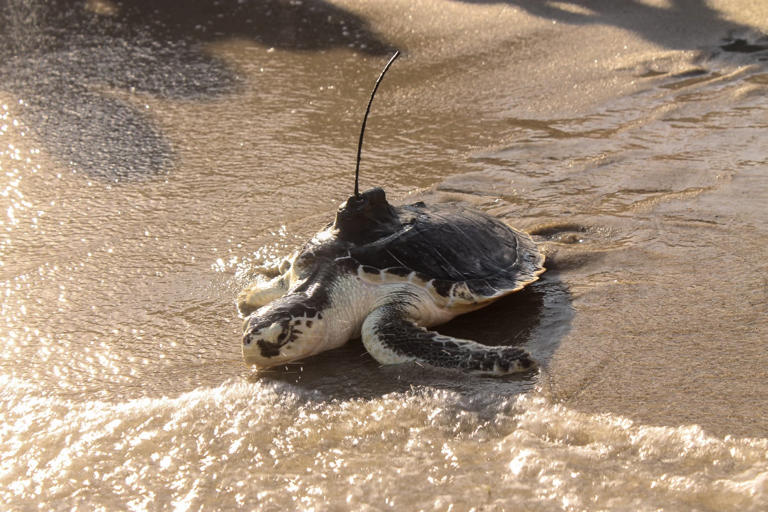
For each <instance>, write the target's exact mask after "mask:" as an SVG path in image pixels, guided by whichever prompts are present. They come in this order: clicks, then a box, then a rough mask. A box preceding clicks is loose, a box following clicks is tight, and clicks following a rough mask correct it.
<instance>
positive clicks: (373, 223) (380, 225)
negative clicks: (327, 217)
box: [333, 187, 401, 244]
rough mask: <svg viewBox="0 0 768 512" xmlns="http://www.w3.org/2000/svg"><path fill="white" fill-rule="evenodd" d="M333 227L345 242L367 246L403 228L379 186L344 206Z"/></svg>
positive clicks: (337, 214) (338, 212)
mask: <svg viewBox="0 0 768 512" xmlns="http://www.w3.org/2000/svg"><path fill="white" fill-rule="evenodd" d="M333 227H334V228H336V229H337V230H338V236H339V238H341V239H342V240H346V241H347V242H352V243H355V244H364V243H368V242H372V241H374V240H378V239H379V238H381V237H383V236H387V235H390V234H392V233H395V232H396V231H398V230H399V229H400V227H401V225H400V220H399V218H398V216H397V211H396V210H395V208H394V207H393V206H392V205H390V204H389V203H388V202H387V196H386V194H385V193H384V190H383V189H381V188H379V187H376V188H372V189H371V190H368V191H366V192H363V193H362V194H359V195H357V196H350V198H349V199H347V200H346V201H345V202H343V203H341V205H340V206H339V210H338V211H337V212H336V220H335V221H334V223H333Z"/></svg>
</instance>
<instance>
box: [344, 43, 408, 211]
mask: <svg viewBox="0 0 768 512" xmlns="http://www.w3.org/2000/svg"><path fill="white" fill-rule="evenodd" d="M398 55H400V50H395V53H394V55H392V57H391V58H390V59H389V62H387V65H386V66H384V69H383V70H382V72H381V74H380V75H379V78H377V79H376V84H375V85H374V86H373V91H372V92H371V98H370V99H369V100H368V107H367V108H366V109H365V116H363V126H362V127H361V128H360V140H359V141H358V143H357V166H356V167H355V197H356V198H359V197H360V190H359V189H358V181H359V178H360V152H361V151H362V150H363V134H364V133H365V122H366V121H367V120H368V113H369V112H370V111H371V103H373V97H374V96H375V95H376V89H378V88H379V83H381V79H382V78H384V73H386V72H387V70H388V69H389V67H390V66H391V65H392V63H393V62H395V59H396V58H397V56H398Z"/></svg>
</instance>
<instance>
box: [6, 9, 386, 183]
mask: <svg viewBox="0 0 768 512" xmlns="http://www.w3.org/2000/svg"><path fill="white" fill-rule="evenodd" d="M0 27H1V28H2V30H0V90H2V91H3V92H5V93H9V94H11V95H12V96H14V97H16V98H18V99H20V100H22V102H23V103H22V105H23V108H21V109H20V113H19V116H20V117H21V120H22V121H23V123H24V124H25V125H26V126H27V127H28V128H29V129H30V130H31V131H32V134H33V135H34V136H35V137H36V138H37V139H39V141H40V143H41V144H42V145H43V146H44V147H45V148H46V150H47V151H48V152H49V153H51V154H52V155H53V156H54V157H56V158H57V159H58V160H59V161H61V162H62V163H63V164H64V165H68V166H69V167H70V168H72V169H75V170H78V171H80V172H85V173H87V174H88V175H91V176H97V177H104V178H107V179H122V180H125V179H140V178H142V177H147V176H152V175H156V174H158V173H162V172H165V171H167V170H168V169H169V167H170V164H171V161H172V158H173V153H172V149H171V147H170V144H169V143H168V141H167V140H165V138H164V137H163V135H162V134H161V133H160V131H159V130H158V129H157V127H156V126H155V125H154V123H153V122H152V121H151V119H150V118H149V117H148V116H147V115H146V114H145V113H143V112H141V111H140V110H139V109H137V108H136V107H135V106H134V105H132V104H131V103H128V102H126V101H124V100H122V99H118V98H117V97H116V96H115V95H110V92H109V89H110V88H111V89H114V90H116V91H118V92H124V93H126V92H127V93H134V92H138V93H145V94H150V95H153V96H157V97H161V98H196V99H205V98H213V97H217V96H220V95H222V94H226V93H229V92H232V91H233V90H235V89H236V87H237V86H238V85H239V83H240V79H239V77H238V76H237V73H236V72H235V71H234V70H233V69H231V68H230V67H229V66H228V65H227V64H226V63H225V62H223V61H221V60H219V59H217V58H215V57H213V56H211V55H210V54H208V53H206V52H205V51H204V50H203V48H202V44H203V43H209V42H213V41H217V40H221V39H227V38H235V37H236V38H245V39H249V40H252V41H254V42H255V43H257V44H262V45H264V46H265V47H267V48H268V47H277V48H285V49H292V50H302V51H315V50H322V49H328V48H333V47H351V48H353V49H356V50H358V51H362V52H366V53H370V54H383V53H385V52H386V51H387V50H388V47H387V45H386V44H385V43H384V42H382V41H381V40H380V39H379V38H378V37H377V36H376V35H374V34H373V33H372V32H371V31H370V30H369V28H368V26H367V24H366V22H365V21H364V20H362V19H360V18H359V17H357V16H355V15H353V14H351V13H349V12H347V11H344V10H343V9H340V8H338V7H335V6H333V5H331V4H328V3H326V2H322V1H316V2H288V1H278V0H272V1H268V0H267V1H260V2H247V3H244V2H238V1H237V0H223V1H219V2H208V1H191V2H171V1H168V0H155V1H152V2H149V1H135V2H128V3H126V4H113V3H111V2H65V1H63V0H57V1H53V2H47V1H46V2H44V1H41V0H0Z"/></svg>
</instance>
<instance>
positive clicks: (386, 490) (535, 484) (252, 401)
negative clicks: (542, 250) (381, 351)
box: [0, 378, 768, 511]
mask: <svg viewBox="0 0 768 512" xmlns="http://www.w3.org/2000/svg"><path fill="white" fill-rule="evenodd" d="M3 380H4V382H2V384H3V389H4V392H3V393H2V397H1V398H0V404H1V405H2V410H4V411H5V418H6V421H5V422H4V424H3V426H2V427H1V428H0V446H2V448H1V450H2V451H1V452H0V460H2V463H1V465H0V498H2V501H3V502H4V503H6V504H10V506H11V508H12V509H26V508H30V507H33V506H38V505H46V506H55V507H57V508H62V509H63V508H70V507H75V508H77V507H86V506H87V508H88V509H91V510H97V509H104V510H110V509H131V510H139V509H145V508H148V507H150V508H158V509H166V508H173V509H174V510H188V509H197V508H200V507H206V508H214V509H218V508H230V507H231V508H236V507H248V508H269V507H283V508H285V507H288V508H297V507H298V508H302V509H316V510H326V509H334V508H338V507H339V506H344V507H351V508H353V509H371V510H374V509H386V508H393V507H399V508H406V509H414V510H415V509H424V510H445V509H447V508H448V507H449V506H451V505H453V506H454V507H456V508H457V509H467V510H468V509H471V508H472V507H475V508H482V507H485V508H486V509H499V510H511V509H514V510H562V509H565V510H595V509H606V510H659V509H660V510H739V511H743V510H747V511H750V510H754V511H757V510H764V509H765V507H766V505H768V501H767V500H768V456H767V455H766V453H768V439H735V438H730V437H725V438H717V437H714V436H710V435H708V434H706V433H705V432H703V431H702V430H701V429H700V428H699V427H697V426H682V427H655V426H646V425H640V424H636V423H633V422H632V421H630V420H628V419H626V418H621V417H618V416H613V415H610V414H599V415H593V414H587V413H582V412H578V411H574V410H571V409H569V408H567V407H566V406H563V405H559V404H553V403H551V402H550V401H549V400H548V399H546V398H545V397H544V396H543V395H542V394H541V393H538V392H534V393H531V394H528V395H522V396H520V397H518V398H516V399H504V398H503V397H502V396H499V397H498V400H496V401H495V402H493V403H492V405H489V402H488V398H487V397H480V396H477V397H473V396H468V395H466V394H464V395H462V394H459V393H455V392H451V391H444V390H440V391H438V390H434V389H429V388H414V389H413V390H411V391H409V392H406V393H391V394H388V395H384V396H381V397H379V398H376V399H372V400H363V399H354V400H346V401H340V400H332V401H326V400H324V399H322V398H320V397H319V396H314V395H312V394H307V393H306V392H302V391H300V390H298V389H297V388H293V387H291V386H289V385H285V384H274V383H273V384H264V383H260V382H257V383H248V382H243V381H240V380H237V381H231V382H227V383H225V384H223V385H221V386H219V387H216V388H212V389H198V390H195V391H193V392H190V393H186V394H183V395H180V396H178V397H175V398H160V399H148V398H147V399H138V400H131V401H128V402H122V403H117V404H115V403H107V402H95V401H94V402H90V403H76V402H69V401H60V400H55V399H52V398H46V397H44V396H40V395H39V391H36V390H35V388H34V387H33V386H32V385H30V384H26V383H22V382H20V381H17V380H12V379H8V378H5V379H3Z"/></svg>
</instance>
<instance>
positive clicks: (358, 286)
mask: <svg viewBox="0 0 768 512" xmlns="http://www.w3.org/2000/svg"><path fill="white" fill-rule="evenodd" d="M397 55H398V53H395V55H394V56H393V57H392V58H391V59H390V61H389V62H388V63H387V66H386V67H385V68H384V71H382V73H381V76H379V79H378V80H377V81H376V86H375V87H374V90H373V94H371V99H370V100H369V103H368V110H366V117H367V115H368V111H369V110H370V105H371V101H372V100H373V96H374V94H375V92H376V88H377V87H378V84H379V81H380V80H381V78H382V77H383V76H384V73H385V72H386V71H387V69H388V68H389V66H390V65H391V64H392V62H393V61H394V59H395V58H396V57H397ZM364 129H365V118H364V120H363V130H364ZM362 133H363V131H362V130H361V136H360V144H362ZM359 163H360V145H358V169H357V171H356V176H355V192H354V195H352V196H351V197H349V199H347V201H345V202H344V203H342V204H341V206H340V207H339V209H338V211H337V213H336V219H335V221H334V222H333V223H331V224H329V225H328V226H327V227H326V228H325V229H323V230H322V231H320V232H319V233H317V234H316V235H315V236H314V237H313V238H312V239H311V240H310V241H309V242H307V243H306V244H305V245H304V246H303V247H302V248H301V249H299V250H298V251H297V252H295V253H294V254H292V255H291V256H290V257H288V258H286V259H285V260H284V261H283V263H282V264H281V265H280V267H279V274H278V275H277V276H276V277H274V278H273V279H272V280H271V281H269V282H266V283H265V282H262V281H257V282H255V283H253V284H251V285H249V286H248V287H246V288H245V289H244V290H243V291H242V292H241V293H240V295H239V296H238V301H237V305H238V309H239V310H240V312H241V314H242V315H243V316H246V320H245V324H244V326H243V328H244V335H243V357H244V359H245V362H246V363H248V364H255V365H257V366H259V367H270V366H275V365H279V364H283V363H287V362H290V361H295V360H297V359H302V358H305V357H308V356H311V355H313V354H317V353H319V352H322V351H325V350H330V349H333V348H336V347H339V346H341V345H343V344H344V343H346V342H347V341H348V340H350V339H353V338H355V337H358V336H361V337H362V341H363V345H364V346H365V348H366V350H367V351H368V352H369V353H370V354H371V355H372V356H373V358H374V359H376V360H377V361H378V362H380V363H382V364H394V363H403V362H411V361H412V362H416V363H418V364H423V365H431V366H435V367H442V368H456V369H460V370H464V371H468V372H474V373H482V374H491V375H504V374H507V373H512V372H518V371H525V370H528V369H530V368H532V367H533V366H534V365H535V363H534V361H533V359H532V358H531V357H530V356H529V354H528V353H527V352H526V351H525V350H524V349H521V348H519V347H509V346H496V347H489V346H485V345H481V344H479V343H476V342H474V341H469V340H463V339H457V338H453V337H450V336H445V335H441V334H438V333H437V332H434V331H430V330H427V329H426V328H427V327H430V326H434V325H437V324H441V323H444V322H447V321H448V320H450V319H451V318H453V317H455V316H457V315H460V314H462V313H467V312H469V311H474V310H476V309H479V308H482V307H483V306H486V305H488V304H489V303H491V302H492V301H494V300H496V299H498V298H499V297H502V296H504V295H507V294H510V293H512V292H515V291H517V290H520V289H521V288H523V287H524V286H525V285H527V284H529V283H532V282H533V281H535V280H536V279H538V276H539V274H541V273H542V272H543V271H544V267H543V263H544V256H543V255H542V254H541V253H540V252H539V251H538V249H537V247H536V244H535V243H534V242H533V240H531V238H530V236H528V235H527V234H525V233H523V232H521V231H518V230H516V229H513V228H510V227H509V226H507V225H506V224H505V223H503V222H501V221H500V220H498V219H496V218H494V217H491V216H490V215H487V214H485V213H482V212H479V211H476V210H474V209H471V208H467V207H463V206H458V205H429V206H428V205H426V204H424V203H423V202H417V203H413V204H409V205H405V206H392V205H391V204H389V203H388V202H387V200H386V196H385V193H384V191H383V190H382V189H381V188H374V189H371V190H368V191H367V192H364V193H359V192H358V187H357V182H358V175H359Z"/></svg>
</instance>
